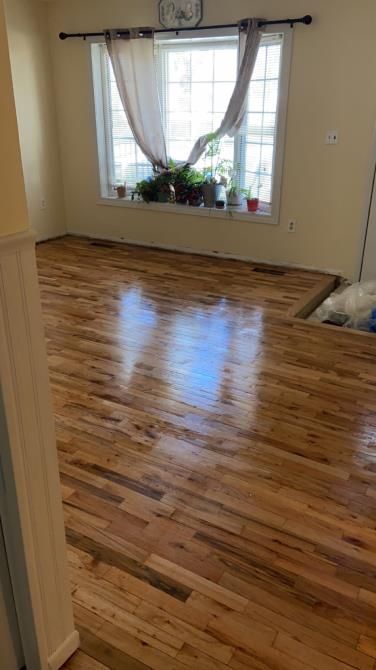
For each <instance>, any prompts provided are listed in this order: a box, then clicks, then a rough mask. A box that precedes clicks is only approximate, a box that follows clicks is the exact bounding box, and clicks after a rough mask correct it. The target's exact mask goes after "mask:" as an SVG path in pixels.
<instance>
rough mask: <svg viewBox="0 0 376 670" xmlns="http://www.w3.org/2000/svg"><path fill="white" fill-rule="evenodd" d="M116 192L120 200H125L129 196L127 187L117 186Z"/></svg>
mask: <svg viewBox="0 0 376 670" xmlns="http://www.w3.org/2000/svg"><path fill="white" fill-rule="evenodd" d="M115 191H116V193H117V197H118V198H125V196H126V195H127V189H126V188H125V186H117V187H116V188H115Z"/></svg>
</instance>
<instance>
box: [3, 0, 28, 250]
mask: <svg viewBox="0 0 376 670" xmlns="http://www.w3.org/2000/svg"><path fill="white" fill-rule="evenodd" d="M0 82H1V83H0V147H1V160H0V237H1V236H3V235H10V234H11V233H18V232H21V231H22V230H25V229H26V228H27V226H28V218H27V210H26V198H25V188H24V182H23V175H22V166H21V156H20V147H19V139H18V129H17V119H16V111H15V105H14V96H13V87H12V79H11V72H10V62H9V52H8V41H7V34H6V29H5V17H4V7H3V0H0Z"/></svg>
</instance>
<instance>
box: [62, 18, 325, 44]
mask: <svg viewBox="0 0 376 670" xmlns="http://www.w3.org/2000/svg"><path fill="white" fill-rule="evenodd" d="M312 21H313V19H312V16H311V15H310V14H306V16H302V17H301V18H300V19H279V20H276V21H260V22H259V24H258V27H259V28H263V27H264V26H277V25H290V26H291V28H292V27H293V26H294V25H295V23H304V24H305V25H306V26H309V25H310V24H311V23H312ZM243 25H244V27H245V26H246V23H242V24H241V26H243ZM238 26H239V24H238V23H227V24H222V25H217V26H196V27H195V28H165V29H161V30H155V31H154V32H155V33H176V35H178V34H179V33H182V32H186V31H187V32H191V31H192V30H213V29H218V28H238ZM128 33H129V30H119V32H118V35H128ZM143 34H144V35H146V34H147V30H146V29H145V30H144V31H143ZM102 36H104V32H103V31H101V32H100V33H59V38H60V39H61V40H67V39H69V38H71V37H82V39H84V40H86V39H87V38H88V37H102Z"/></svg>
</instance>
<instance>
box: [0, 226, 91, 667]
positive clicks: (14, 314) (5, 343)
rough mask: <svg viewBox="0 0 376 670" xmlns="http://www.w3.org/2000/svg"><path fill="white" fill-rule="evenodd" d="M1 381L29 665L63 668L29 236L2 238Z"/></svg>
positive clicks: (56, 529) (63, 564) (61, 576)
mask: <svg viewBox="0 0 376 670" xmlns="http://www.w3.org/2000/svg"><path fill="white" fill-rule="evenodd" d="M0 383H1V398H0V400H1V402H0V444H1V448H0V512H1V517H2V520H3V526H4V536H5V542H6V548H7V555H8V561H9V567H10V572H11V578H12V583H13V590H14V597H15V603H16V609H17V615H18V620H19V627H20V633H21V639H22V644H23V650H24V655H25V661H26V666H27V667H28V668H30V670H58V668H60V667H61V666H62V665H63V664H64V663H65V661H66V660H67V659H68V658H69V657H70V656H71V655H72V654H73V653H74V651H75V650H76V649H77V647H78V645H79V636H78V633H77V632H76V630H75V627H74V621H73V612H72V603H71V594H70V587H69V579H68V570H67V558H66V545H65V535H64V520H63V510H62V502H61V491H60V481H59V474H58V461H57V451H56V438H55V429H54V418H53V410H52V401H51V394H50V385H49V375H48V365H47V354H46V345H45V336H44V329H43V321H42V312H41V306H40V297H39V286H38V275H37V268H36V260H35V237H34V235H33V234H32V233H30V232H25V233H21V234H17V235H9V236H6V237H0Z"/></svg>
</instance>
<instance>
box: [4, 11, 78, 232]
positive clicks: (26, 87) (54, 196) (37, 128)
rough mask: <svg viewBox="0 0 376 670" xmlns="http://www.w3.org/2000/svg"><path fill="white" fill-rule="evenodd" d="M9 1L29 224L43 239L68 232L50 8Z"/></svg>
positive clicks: (11, 55) (11, 49)
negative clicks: (58, 130)
mask: <svg viewBox="0 0 376 670" xmlns="http://www.w3.org/2000/svg"><path fill="white" fill-rule="evenodd" d="M5 6H6V19H7V29H8V40H9V49H10V57H11V65H12V75H13V86H14V93H15V100H16V109H17V117H18V127H19V133H20V142H21V154H22V163H23V170H24V178H25V185H26V195H27V204H28V211H29V217H30V225H31V227H32V229H33V230H34V231H35V232H36V234H37V238H38V239H39V240H41V239H45V238H48V237H54V236H57V235H61V234H64V232H65V212H64V196H63V187H62V176H61V162H60V149H59V140H58V134H57V122H56V108H55V99H54V92H53V86H52V73H51V55H50V49H49V40H48V33H47V9H46V5H45V3H41V2H40V1H39V0H5ZM42 201H45V208H43V207H42Z"/></svg>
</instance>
